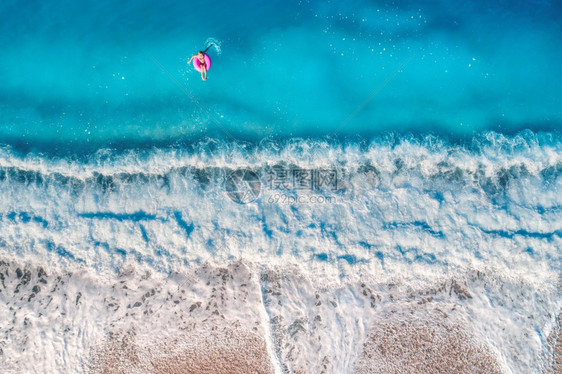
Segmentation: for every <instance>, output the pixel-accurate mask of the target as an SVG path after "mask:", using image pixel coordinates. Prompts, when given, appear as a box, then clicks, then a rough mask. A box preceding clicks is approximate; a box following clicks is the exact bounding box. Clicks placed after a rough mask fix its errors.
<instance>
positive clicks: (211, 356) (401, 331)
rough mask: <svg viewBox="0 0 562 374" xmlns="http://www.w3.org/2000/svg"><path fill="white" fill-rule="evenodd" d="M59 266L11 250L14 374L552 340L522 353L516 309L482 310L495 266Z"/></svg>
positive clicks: (369, 366)
mask: <svg viewBox="0 0 562 374" xmlns="http://www.w3.org/2000/svg"><path fill="white" fill-rule="evenodd" d="M56 268H57V266H55V267H53V268H49V267H48V266H43V267H40V266H37V265H30V264H28V265H23V264H22V263H20V262H19V261H17V260H16V261H14V260H11V261H1V262H0V275H2V277H1V279H0V280H1V281H2V282H1V284H0V287H1V291H2V292H1V293H0V302H1V303H0V305H2V308H0V313H1V315H0V317H2V318H1V320H2V321H5V322H4V323H3V325H2V331H3V332H4V334H3V337H2V340H1V341H0V342H1V343H0V344H1V345H0V349H2V351H1V352H2V353H1V354H0V363H1V364H2V365H3V367H4V368H5V370H6V372H8V373H19V372H42V373H59V372H83V371H86V372H88V373H281V372H295V373H321V372H325V373H343V372H345V373H358V374H363V373H396V374H400V373H415V372H420V373H421V372H423V373H445V372H463V373H484V372H486V373H510V372H518V370H519V369H517V368H518V367H519V368H525V367H526V368H527V369H528V368H529V366H528V365H531V364H532V363H533V362H534V363H535V365H539V366H537V368H536V370H535V371H529V370H527V371H525V372H536V373H548V370H550V368H549V367H548V365H549V363H548V362H549V361H551V360H549V359H548V356H549V353H548V352H547V351H542V352H541V351H537V352H536V354H537V355H538V356H537V357H534V358H532V357H531V358H528V360H529V361H527V362H524V361H522V360H523V359H524V357H521V358H520V360H519V361H517V357H513V355H524V354H525V352H524V351H521V348H517V346H516V345H515V346H512V347H511V348H508V346H506V343H508V341H506V340H505V339H506V337H508V338H509V334H508V335H506V336H501V334H500V333H499V331H501V329H502V328H503V329H505V328H507V327H508V326H513V325H512V324H513V322H514V321H513V320H511V321H510V320H509V319H505V318H504V319H500V321H503V322H501V323H503V324H504V325H503V326H501V325H499V326H496V327H494V326H495V324H494V323H492V324H490V321H483V320H482V319H481V318H482V316H484V315H485V314H482V313H483V311H482V310H479V309H478V307H477V305H478V303H477V301H478V299H479V297H480V296H479V295H478V292H479V290H478V289H477V288H476V285H477V283H478V282H479V281H483V282H487V281H486V279H488V280H490V279H492V278H490V276H488V275H484V274H473V276H474V278H473V279H470V278H465V280H461V279H460V278H459V279H458V280H454V279H452V280H451V279H449V280H446V281H444V282H438V283H436V284H435V287H424V288H423V289H417V290H416V289H415V287H412V286H411V285H410V286H409V285H408V284H400V283H395V284H380V283H371V282H370V281H364V282H361V281H360V282H359V283H355V282H352V283H347V284H342V285H340V287H336V288H333V287H331V286H330V287H326V286H325V285H324V286H323V285H320V284H316V282H315V281H314V280H313V279H307V278H306V277H305V278H303V277H302V276H301V275H300V274H299V272H298V271H297V270H295V269H290V268H286V269H283V271H280V270H281V269H279V268H270V269H268V268H259V267H256V265H255V264H252V263H248V262H245V261H235V262H232V263H230V264H229V265H228V266H225V267H220V266H212V265H204V266H201V267H199V268H197V269H194V271H193V272H191V273H184V274H181V273H175V274H171V275H170V276H162V275H158V274H152V273H151V272H150V271H146V269H145V270H141V269H133V268H129V269H128V270H126V271H123V272H121V274H119V275H115V276H114V277H112V276H110V275H106V276H105V277H104V278H100V277H99V276H96V275H94V273H92V272H91V271H89V270H87V269H75V271H74V272H72V273H71V272H69V271H61V270H60V269H59V270H57V269H56ZM493 279H496V281H497V278H493ZM491 285H492V283H487V287H489V286H491ZM507 286H509V285H508V284H507V283H504V284H503V285H501V287H507ZM551 296H552V295H551ZM507 297H508V298H509V297H511V296H510V295H507ZM544 297H545V298H548V297H549V295H548V294H544ZM498 301H500V300H496V302H498ZM344 303H347V304H344ZM492 309H493V308H492ZM478 316H480V317H478ZM506 317H507V316H506ZM545 321H546V320H545ZM518 328H520V329H521V332H522V333H524V332H525V330H527V328H528V327H527V326H525V325H520V326H519V327H518ZM543 329H544V332H545V334H546V335H548V331H549V327H548V326H543ZM486 330H487V331H488V332H487V334H485V335H483V334H482V331H486ZM513 333H515V332H513ZM551 334H552V333H551ZM514 336H523V335H518V334H515V335H511V338H513V337H514ZM531 342H532V338H530V340H528V341H527V342H520V343H522V344H531ZM556 344H557V345H556V352H557V356H555V362H557V364H556V365H558V366H555V367H553V368H552V369H551V371H550V372H552V373H554V372H556V370H558V369H557V368H558V367H559V365H560V355H559V353H560V341H558V342H557V343H556ZM32 357H35V358H34V359H32ZM541 357H542V358H541ZM550 357H552V356H550ZM556 360H558V361H556ZM540 363H542V364H540ZM514 365H516V366H514ZM552 370H554V371H552ZM519 372H521V371H519Z"/></svg>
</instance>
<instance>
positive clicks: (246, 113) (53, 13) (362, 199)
mask: <svg viewBox="0 0 562 374" xmlns="http://www.w3.org/2000/svg"><path fill="white" fill-rule="evenodd" d="M561 16H562V5H561V4H560V2H557V1H546V0H527V1H522V0H514V1H493V2H489V1H445V0H442V1H436V0H432V1H430V0H423V1H416V2H411V1H401V0H394V1H389V0H383V1H360V0H358V1H353V2H342V1H317V0H311V1H282V2H281V1H277V0H274V1H269V2H264V1H254V0H250V1H247V2H240V3H237V4H235V5H233V3H232V2H228V1H224V0H217V1H214V2H213V3H212V4H207V5H206V4H205V3H201V2H199V3H198V2H181V1H170V0H159V1H147V0H139V1H134V2H133V1H131V2H121V3H116V2H114V1H108V0H97V1H79V2H67V1H62V0H51V1H27V2H23V1H13V0H5V1H3V2H1V4H0V45H1V46H2V51H1V53H0V82H1V83H2V84H1V85H0V264H1V261H2V259H3V258H8V259H11V258H14V257H15V258H16V259H17V261H31V262H34V263H36V264H39V265H41V266H46V267H47V268H48V267H49V266H51V267H52V268H57V267H59V266H61V267H63V268H64V267H65V266H67V267H68V269H70V270H72V271H74V270H73V269H75V268H79V269H88V271H91V272H92V273H93V274H95V275H99V277H96V276H95V275H94V276H92V277H93V278H96V279H98V280H99V281H100V282H101V283H100V284H102V283H103V281H104V279H105V278H104V277H105V276H109V275H107V274H113V273H114V272H115V273H119V272H120V271H121V270H122V269H124V268H126V266H132V265H133V266H139V267H141V268H142V267H143V266H144V267H149V268H150V269H152V270H153V271H155V272H156V273H157V274H160V275H162V276H164V275H165V274H168V273H170V272H172V271H174V270H177V271H179V272H186V271H187V270H189V269H194V268H197V266H199V265H200V264H203V263H205V262H206V261H211V262H216V263H217V264H218V265H222V264H229V263H232V262H233V261H235V260H236V259H240V258H242V259H244V261H248V262H251V263H252V264H254V265H255V267H253V268H252V270H248V271H250V272H257V273H260V272H263V273H267V271H268V270H267V269H272V268H274V269H280V273H284V272H285V270H286V269H287V267H290V266H294V268H298V269H299V271H300V273H299V274H302V278H299V277H300V275H299V277H297V276H295V279H296V280H295V282H296V283H295V284H299V282H301V283H300V285H297V286H295V289H301V286H302V289H303V290H305V291H306V292H308V294H306V292H305V291H303V295H304V294H306V295H308V296H306V295H304V296H302V295H299V294H297V293H295V292H292V291H291V289H288V291H287V290H285V291H287V292H285V293H283V296H282V297H281V296H280V297H279V298H280V300H279V302H278V303H277V302H273V301H271V302H269V301H268V300H270V299H268V297H270V296H267V295H262V300H261V301H260V302H258V303H257V304H259V305H254V304H252V305H250V309H252V310H254V311H255V310H260V311H261V310H262V309H265V312H264V314H266V315H268V316H269V318H271V319H272V320H273V317H275V316H280V315H285V314H287V316H290V318H289V317H287V319H286V322H287V324H289V323H290V322H291V321H294V320H296V319H297V318H301V317H300V316H299V315H297V314H298V313H297V312H295V311H300V310H305V312H306V313H307V314H309V315H310V316H313V315H314V314H315V313H316V311H314V313H313V312H312V309H311V308H312V307H311V305H314V304H315V303H316V302H317V301H316V299H317V298H318V296H314V293H315V292H316V291H315V287H318V285H319V284H320V285H324V284H330V285H332V284H336V286H334V288H333V289H332V290H331V291H330V290H329V291H326V292H327V294H328V295H332V296H334V300H336V299H337V304H338V305H340V307H341V308H342V309H338V312H337V313H336V312H334V311H333V310H332V309H330V305H332V304H330V303H328V302H325V303H324V304H323V308H325V309H326V310H324V311H323V312H318V313H319V314H318V315H320V314H321V315H322V319H323V320H326V318H328V317H329V316H332V317H333V321H337V323H336V322H334V325H333V326H332V327H330V328H328V330H330V333H333V334H334V336H336V338H334V339H333V341H340V340H341V341H342V342H347V343H345V344H349V347H351V348H349V349H347V348H346V349H337V347H335V348H334V347H331V346H330V347H328V346H324V348H322V349H325V350H326V352H327V353H326V357H334V360H333V362H332V363H331V364H333V366H332V367H331V368H332V371H331V372H343V371H342V370H343V369H341V368H345V367H347V366H348V364H349V363H350V362H351V361H352V359H353V357H355V356H354V354H355V353H353V352H360V351H362V349H363V348H361V347H362V346H360V345H357V344H360V343H357V342H362V341H363V340H362V339H366V334H367V332H368V330H363V329H362V328H361V329H359V330H361V331H356V335H350V334H349V333H348V332H349V331H351V330H353V329H354V328H355V327H357V326H363V325H364V326H368V325H369V324H370V323H372V321H374V319H373V318H374V317H373V316H374V315H376V316H380V315H384V314H380V313H379V312H380V311H381V309H375V311H373V313H374V314H373V316H371V317H369V314H368V313H367V312H365V313H367V314H364V315H363V316H364V317H357V318H358V319H359V320H360V322H357V320H355V317H354V316H356V315H359V314H357V313H359V312H361V313H363V312H362V311H366V310H367V309H366V308H365V307H363V306H364V305H369V301H368V300H366V299H365V300H363V299H361V297H362V296H361V294H362V293H361V292H365V291H361V290H360V287H359V286H358V285H359V284H361V282H366V283H367V284H371V285H373V284H374V286H372V287H371V288H372V289H377V290H379V291H380V293H381V294H382V295H383V298H385V299H384V300H386V301H384V303H386V304H384V305H385V306H384V308H386V307H388V308H390V309H393V308H394V307H395V305H397V304H394V301H392V300H393V297H394V296H393V292H394V291H392V290H391V288H392V287H391V286H388V287H386V284H387V283H388V284H389V285H390V284H394V283H395V280H396V278H399V279H400V280H401V282H403V283H402V284H403V285H405V286H404V287H406V288H407V287H412V288H415V289H418V290H421V291H420V295H428V294H429V293H424V292H425V289H424V287H426V286H427V287H430V286H431V287H433V288H432V290H433V289H440V288H439V287H441V286H440V285H441V284H442V283H439V282H442V280H443V279H445V278H446V279H448V280H450V279H453V280H454V279H456V280H457V281H458V282H459V284H460V283H462V284H463V285H464V286H465V287H466V288H467V289H468V290H469V291H470V292H471V293H472V295H473V297H474V299H470V300H464V301H459V300H458V299H451V298H452V297H453V298H454V297H455V295H454V294H453V296H451V295H452V294H451V292H450V290H449V292H448V295H447V294H446V292H445V291H444V293H443V294H439V295H437V296H435V304H436V305H438V306H439V307H442V308H446V307H447V305H453V304H454V305H455V306H456V305H457V304H458V303H460V304H462V308H460V309H459V310H461V312H462V313H464V312H463V311H465V310H466V311H467V312H466V313H467V314H466V315H462V316H461V317H459V321H460V320H462V321H468V322H466V323H467V324H468V325H470V329H472V330H474V334H475V336H476V337H477V338H478V339H480V341H482V342H490V343H489V344H490V345H491V346H493V347H494V352H496V353H497V355H498V357H499V358H498V360H499V362H502V363H504V364H505V366H506V367H508V368H509V370H511V372H535V371H533V370H535V368H536V367H538V365H543V364H544V363H545V362H546V361H545V360H546V358H545V357H546V356H545V355H544V354H543V353H544V352H546V348H545V343H544V340H543V339H542V336H548V335H549V333H550V332H551V331H552V329H553V326H554V325H555V323H556V322H555V320H554V318H555V316H556V315H559V313H560V310H561V306H562V299H561V298H560V293H559V290H558V292H557V291H556V289H555V288H556V284H557V282H558V283H559V282H560V273H561V272H562V267H561V264H562V261H561V252H560V248H562V215H561V212H562V135H561V132H560V129H561V128H562V127H561V125H562V90H560V86H561V83H562V69H560V65H561V62H562V48H561V47H562V23H561V22H560V18H561ZM211 43H213V47H211V48H210V49H209V52H208V53H209V55H210V57H211V59H212V61H213V65H212V67H211V69H210V71H209V73H208V80H207V81H205V82H203V81H202V80H201V77H200V74H199V73H198V72H196V71H195V70H194V69H193V68H192V67H191V66H188V65H187V64H186V61H187V60H188V59H189V57H190V56H191V55H192V54H194V53H196V52H197V51H198V50H201V49H204V48H206V47H207V46H208V45H209V44H211ZM247 169H249V171H248V170H247ZM240 170H242V171H243V172H242V174H235V175H238V176H239V175H254V176H256V177H255V179H254V180H244V181H243V183H238V182H237V181H236V180H235V181H234V182H237V183H234V184H233V183H231V182H232V181H233V179H232V175H233V174H231V173H232V172H233V171H234V172H239V171H240ZM250 172H251V173H250ZM252 173H253V174H252ZM307 173H309V175H315V177H314V178H320V176H323V177H324V178H327V176H330V175H334V176H336V178H335V179H334V180H330V179H323V180H322V179H319V180H320V181H323V183H324V186H323V187H322V188H320V187H318V186H319V183H320V182H319V180H317V179H315V180H314V181H312V180H310V183H311V184H310V186H315V187H310V188H302V185H299V183H300V182H307V180H302V179H297V177H296V175H300V176H302V175H308V174H307ZM229 178H230V179H229ZM332 182H333V184H332ZM336 182H337V183H336ZM233 186H234V187H233ZM238 188H240V189H238ZM254 265H252V266H254ZM256 269H257V270H256ZM291 269H293V268H291ZM275 271H276V270H275ZM291 271H292V270H291ZM204 272H205V270H203V273H204ZM12 273H13V272H12ZM475 274H476V275H475ZM481 274H485V276H484V278H485V279H486V280H481V278H480V276H481ZM0 275H1V273H0ZM261 275H262V274H261V273H260V274H257V275H256V274H254V276H255V279H259V281H256V282H255V283H256V284H258V283H259V282H262V283H259V284H258V286H259V287H258V288H257V291H256V292H257V293H258V294H259V292H264V293H266V292H265V291H263V290H266V289H268V287H269V286H268V284H267V281H263V279H266V278H267V277H266V278H263V277H261ZM486 277H487V278H486ZM86 278H88V277H86ZM86 278H85V279H86ZM484 278H482V279H484ZM111 279H113V278H111ZM326 279H328V280H329V281H328V280H326ZM334 279H336V280H337V282H335V283H330V282H332V281H333V280H334ZM77 282H79V281H77ZM116 282H117V281H116ZM338 282H340V283H338ZM354 282H355V283H354ZM369 282H370V283H369ZM376 282H381V283H380V284H383V286H380V287H379V285H377V283H376ZM384 282H387V283H384ZM463 282H464V283H463ZM272 283H273V282H272ZM435 284H437V285H436V286H433V285H435ZM428 285H430V286H428ZM244 286H245V285H244ZM355 286H357V287H355ZM260 287H261V288H260ZM362 287H363V286H362ZM451 287H452V286H451ZM327 288H329V287H328V286H327ZM100 289H102V291H99V293H100V294H103V295H106V294H107V295H110V294H111V293H112V292H113V291H111V290H110V289H109V288H107V289H104V288H103V287H102V286H100ZM404 289H405V288H404ZM408 289H409V288H408ZM428 289H429V288H428ZM507 289H509V292H510V293H509V294H508V293H506V292H507V291H506V290H507ZM260 290H261V291H260ZM334 290H336V291H334ZM358 290H359V291H358ZM213 291H214V289H213ZM332 291H333V292H332ZM379 291H377V292H379ZM61 292H62V291H61ZM83 292H84V295H86V291H83ZM96 292H98V291H95V292H94V291H92V294H96ZM330 292H331V293H330ZM409 292H410V291H408V292H406V291H404V295H406V296H404V297H403V298H402V299H401V300H402V301H404V302H410V301H411V300H410V299H409V297H410V296H407V295H409ZM428 292H429V291H428ZM431 292H433V291H431ZM436 292H437V291H436ZM363 294H364V293H363ZM2 295H5V294H2ZM271 295H273V294H271ZM279 295H281V294H279ZM338 295H339V296H338ZM385 295H386V296H385ZM506 295H507V296H506ZM332 296H330V297H332ZM18 297H19V296H18ZM65 297H66V294H65ZM104 297H105V296H104ZM196 297H199V296H197V295H196ZM308 297H309V298H310V300H309V301H306V300H308V299H307V298H308ZM424 297H425V296H424ZM84 298H86V297H84ZM100 298H101V297H100ZM281 299H282V300H281ZM92 300H93V299H92ZM143 300H144V299H143ZM166 300H167V299H166ZM303 300H304V301H303ZM330 300H331V299H330ZM281 301H282V302H281ZM422 301H423V303H425V302H426V301H425V299H424V300H422ZM301 302H302V303H303V304H302V305H301V304H299V303H301ZM92 303H94V304H95V302H94V301H92ZM131 303H132V304H134V302H131ZM285 303H286V304H285ZM291 303H294V304H295V305H299V306H298V307H294V308H291V307H287V308H286V309H283V308H284V305H290V304H291ZM307 303H308V304H307ZM334 303H335V301H334ZM423 303H422V302H420V303H419V305H422V304H423ZM76 305H78V301H76ZM316 305H317V304H316ZM377 305H379V304H377ZM188 306H189V305H188ZM96 308H97V307H95V305H94V307H92V310H94V309H96ZM225 308H227V307H225ZM236 308H237V306H236V305H235V304H233V306H232V310H237V309H236ZM381 308H383V307H381ZM420 308H422V307H420ZM463 308H464V309H463ZM471 308H472V309H471ZM187 309H188V308H186V310H187ZM453 309H454V308H453ZM99 310H101V312H100V315H104V313H105V312H104V309H103V308H101V307H100V308H99ZM315 310H316V309H315ZM334 310H335V309H334ZM1 311H2V310H1V309H0V312H1ZM340 311H341V314H340ZM266 312H267V313H266ZM461 312H459V313H461ZM6 313H8V312H6ZM52 313H53V316H52V318H53V320H55V319H56V318H58V317H56V315H58V314H60V313H59V312H58V311H56V312H52ZM291 313H293V314H291ZM295 313H296V314H295ZM299 313H300V312H299ZM322 313H324V314H322ZM333 313H336V314H337V315H335V316H333V315H332V314H333ZM377 313H378V314H377ZM6 315H7V314H6ZM342 315H343V316H344V317H346V318H347V317H349V320H345V321H343V322H342V321H340V316H342ZM531 315H532V316H534V317H533V318H531V317H529V316H531ZM498 316H499V317H498ZM332 317H329V318H332ZM500 317H501V318H500ZM6 318H8V317H6ZM9 318H10V319H11V318H12V316H11V314H10V316H9ZM498 318H499V319H498ZM86 319H87V316H86V317H84V316H83V315H82V314H80V317H78V318H77V319H76V320H77V321H78V322H76V324H75V325H73V326H78V327H80V326H82V325H81V323H82V322H83V321H85V320H86ZM92 319H95V317H92ZM506 321H507V322H506ZM73 323H74V322H73ZM267 323H269V322H265V324H266V325H267ZM314 323H316V322H314ZM463 323H464V322H463ZM149 325H150V324H149V323H148V322H147V326H149ZM35 326H36V329H37V331H38V332H37V333H36V336H41V334H40V331H39V330H40V327H41V326H40V325H35ZM37 326H38V327H37ZM65 326H66V325H65ZM311 326H312V322H311ZM506 326H508V327H509V326H520V328H519V329H517V328H506ZM273 327H275V326H273ZM286 327H287V326H286ZM287 328H289V327H287ZM17 331H19V330H17V329H16V332H17ZM22 331H23V330H22ZM26 331H27V330H26ZM34 331H35V330H34ZM104 331H105V330H104ZM272 331H273V330H272ZM287 331H290V329H289V330H287ZM322 331H325V330H322ZM537 332H538V334H539V335H540V337H541V339H535V338H536V337H537ZM275 333H277V332H275V331H273V332H272V334H275ZM338 334H339V335H338ZM266 335H267V334H266ZM310 336H312V335H310ZM297 337H298V336H297ZM282 338H283V339H289V340H290V339H292V338H293V337H292V335H291V336H289V335H288V334H287V335H286V336H284V337H282ZM6 339H8V338H6ZM14 339H15V338H14ZM92 339H93V338H92ZM276 339H277V338H276ZM278 339H281V337H278ZM295 339H296V338H295ZM299 339H300V337H299ZM303 339H304V338H303ZM311 339H312V338H311ZM315 339H316V338H315ZM346 339H348V340H346ZM349 339H350V340H349ZM26 340H27V335H26V338H25V339H23V338H21V339H19V340H18V341H26ZM38 341H39V340H38ZM279 341H281V340H279ZM324 341H326V339H324V338H323V339H316V340H314V342H313V343H314V344H320V345H322V342H324ZM311 342H312V340H311ZM318 342H320V343H318ZM514 342H516V343H514ZM313 343H311V344H313ZM76 344H77V345H80V344H85V343H83V342H79V343H76ZM88 344H90V343H89V342H88V343H87V344H86V346H87V347H89V345H88ZM92 344H93V343H92ZM275 344H276V343H275V342H274V341H273V342H271V346H272V347H273V348H272V349H273V350H275V355H274V356H276V358H275V359H274V361H275V360H279V362H281V363H282V364H283V365H287V366H288V367H291V368H298V365H297V364H298V362H297V361H298V360H297V359H295V360H296V361H295V362H297V363H291V360H292V358H291V357H292V355H293V353H291V352H293V349H292V348H290V349H289V348H286V350H285V351H284V350H283V349H284V348H283V347H275ZM295 344H296V343H295ZM342 344H344V343H342ZM361 344H362V343H361ZM486 344H488V343H486ZM9 346H11V345H10V343H9V342H8V344H6V346H5V347H9ZM12 346H15V345H12ZM38 346H39V345H38ZM287 347H289V346H287ZM310 347H313V345H310ZM55 348H56V347H55ZM5 349H8V348H5ZM57 349H58V348H57ZM315 349H316V348H314V349H312V348H311V351H310V352H312V353H310V354H309V353H307V352H308V351H306V350H303V351H302V352H304V353H302V355H304V356H306V357H307V359H310V360H313V359H314V357H317V356H318V357H320V355H317V354H316V352H317V351H316V350H315ZM318 349H320V348H318ZM59 351H60V349H59ZM70 351H71V349H70V350H69V352H70ZM294 351H295V352H297V351H299V349H295V350H294ZM22 352H23V351H22ZM27 352H31V351H27ZM53 352H56V349H55V350H54V351H53ZM20 353H21V352H20ZM7 356H8V355H6V357H7ZM14 357H15V356H14ZM21 357H24V356H21ZM73 357H75V358H76V359H77V360H78V359H81V357H83V355H82V354H81V353H80V351H78V353H77V354H76V355H75V356H73ZM14 360H15V359H14ZM24 361H25V360H24V359H22V360H21V362H24ZM14 362H15V361H14ZM64 362H67V361H66V358H65V359H64ZM68 362H74V361H68ZM300 362H304V361H302V360H301V361H300ZM306 362H308V361H306ZM293 364H294V365H297V366H291V365H293ZM18 365H19V363H18V362H16V363H14V367H18ZM67 365H72V364H67ZM321 365H323V362H319V363H318V368H320V367H321ZM349 365H350V364H349ZM20 366H21V365H20ZM340 369H341V370H340ZM295 370H296V369H295ZM509 370H506V371H505V372H510V371H509ZM297 371H298V370H297ZM317 371H318V372H320V369H318V370H317Z"/></svg>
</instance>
